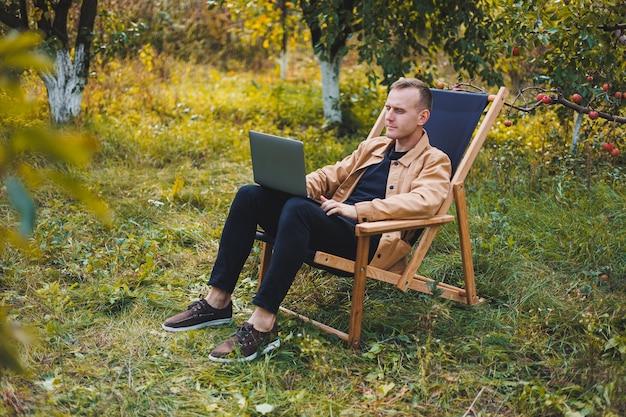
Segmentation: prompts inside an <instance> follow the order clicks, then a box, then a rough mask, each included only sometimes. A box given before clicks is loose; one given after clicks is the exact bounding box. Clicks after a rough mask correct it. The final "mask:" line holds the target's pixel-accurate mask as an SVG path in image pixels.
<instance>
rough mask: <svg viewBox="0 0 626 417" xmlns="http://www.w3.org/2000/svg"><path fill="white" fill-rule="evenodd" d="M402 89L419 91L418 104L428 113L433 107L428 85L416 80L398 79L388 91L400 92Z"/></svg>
mask: <svg viewBox="0 0 626 417" xmlns="http://www.w3.org/2000/svg"><path fill="white" fill-rule="evenodd" d="M404 88H415V89H416V90H417V91H419V100H418V102H419V104H420V105H421V108H422V109H427V110H429V111H430V109H431V107H432V106H433V95H432V93H431V92H430V88H428V85H426V83H425V82H424V81H422V80H418V79H417V78H404V77H402V78H400V79H399V80H398V81H396V82H394V83H393V84H391V87H389V91H391V90H401V89H404Z"/></svg>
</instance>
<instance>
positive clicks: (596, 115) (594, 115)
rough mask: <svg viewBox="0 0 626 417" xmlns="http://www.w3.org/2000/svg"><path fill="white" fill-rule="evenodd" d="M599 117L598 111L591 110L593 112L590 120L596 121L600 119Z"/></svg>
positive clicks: (590, 113) (590, 114)
mask: <svg viewBox="0 0 626 417" xmlns="http://www.w3.org/2000/svg"><path fill="white" fill-rule="evenodd" d="M598 116H599V114H598V112H597V111H595V110H591V111H590V112H589V118H590V119H593V120H595V119H597V118H598Z"/></svg>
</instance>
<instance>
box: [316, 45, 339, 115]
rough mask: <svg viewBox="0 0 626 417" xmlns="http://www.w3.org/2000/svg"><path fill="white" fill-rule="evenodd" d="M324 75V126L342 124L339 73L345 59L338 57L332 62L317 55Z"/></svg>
mask: <svg viewBox="0 0 626 417" xmlns="http://www.w3.org/2000/svg"><path fill="white" fill-rule="evenodd" d="M317 59H318V61H319V63H320V72H321V74H322V105H323V106H324V124H325V125H326V126H329V125H333V124H337V123H341V106H340V96H339V72H340V71H341V63H342V61H343V57H341V56H337V57H335V58H334V59H333V60H331V61H327V60H325V59H323V58H322V56H321V55H319V54H318V55H317Z"/></svg>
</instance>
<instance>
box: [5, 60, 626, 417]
mask: <svg viewBox="0 0 626 417" xmlns="http://www.w3.org/2000/svg"><path fill="white" fill-rule="evenodd" d="M151 59H153V60H154V62H152V65H153V67H152V68H154V69H153V70H148V68H147V67H146V63H145V62H120V63H118V64H117V65H110V66H108V67H107V68H106V69H101V70H100V71H99V72H98V75H97V78H96V79H94V80H92V82H91V83H90V86H89V91H88V92H87V96H86V98H85V102H86V104H87V105H88V106H89V111H88V114H87V115H86V117H85V119H84V120H83V124H84V128H85V129H87V130H89V131H91V132H93V133H94V134H95V135H96V136H97V137H98V138H99V139H100V142H101V151H100V153H99V156H98V158H97V159H96V161H94V163H93V165H92V166H91V167H90V169H89V170H88V171H83V172H78V173H77V174H78V175H81V176H82V177H83V178H84V180H85V181H86V182H87V183H88V184H90V187H91V188H92V190H94V191H96V192H98V193H99V194H100V195H102V196H103V197H104V198H105V199H106V200H107V201H108V202H109V204H110V205H111V207H112V208H113V209H114V210H115V213H116V221H115V224H114V226H113V227H111V228H106V227H104V226H102V225H101V224H100V223H99V222H98V221H97V219H95V218H94V216H92V215H91V214H89V213H88V212H87V211H86V210H85V209H84V208H83V207H80V206H78V205H77V204H76V203H75V202H74V201H72V200H70V199H68V198H66V197H64V196H62V195H60V194H57V193H56V192H55V191H54V190H53V189H50V190H46V191H45V192H42V193H41V194H40V195H38V196H36V197H37V201H38V204H39V222H38V227H37V230H36V233H35V236H34V242H35V243H36V245H37V246H38V247H39V248H40V250H41V256H40V257H39V258H36V259H31V258H26V257H25V256H23V255H22V254H21V253H18V252H16V251H13V250H11V249H9V250H8V251H6V252H5V253H3V254H2V255H0V271H1V275H0V288H1V289H2V292H1V299H0V303H1V304H2V305H5V306H7V307H8V309H9V313H10V315H11V318H12V319H13V320H15V321H17V322H19V323H21V325H23V326H25V327H26V328H28V329H30V331H31V332H32V333H34V334H35V335H36V336H37V339H38V340H39V342H38V343H37V344H32V345H24V346H20V350H21V352H22V361H23V363H24V364H25V366H26V368H27V373H26V374H23V375H16V374H5V375H2V376H0V393H1V399H2V400H1V402H0V415H3V416H4V415H7V416H12V415H42V416H43V415H46V416H47V415H73V416H74V415H120V416H164V415H172V416H174V415H176V416H194V415H223V416H228V415H236V416H239V415H250V416H253V415H262V414H266V413H267V415H282V416H336V415H345V416H359V415H362V416H371V415H402V416H415V415H423V416H462V415H467V416H469V415H473V416H478V415H480V416H584V415H591V416H603V417H609V416H611V417H614V416H620V415H625V414H626V400H625V398H626V395H625V393H626V366H625V365H624V363H625V359H626V307H624V300H625V299H626V255H625V253H626V251H625V248H626V234H625V233H624V232H623V231H624V230H626V227H625V223H626V215H625V210H624V207H625V202H626V198H625V195H624V186H623V183H624V179H625V178H624V172H623V166H621V165H619V163H616V161H611V160H607V159H606V157H605V156H604V155H602V154H600V153H597V154H595V155H594V160H595V161H596V165H597V167H596V168H595V169H594V171H593V172H592V173H591V175H592V176H593V181H592V182H591V187H588V186H587V181H586V178H587V175H588V171H587V170H586V169H585V167H586V166H587V165H586V164H585V163H584V161H583V162H580V161H577V160H576V158H569V157H567V158H565V157H563V158H560V159H559V158H558V156H559V155H560V153H559V151H558V150H555V151H554V152H553V153H552V156H553V157H554V158H552V159H551V162H550V163H549V164H547V163H546V161H545V160H544V159H543V157H539V156H537V155H538V154H537V153H533V151H530V150H529V149H528V148H526V145H525V144H520V143H517V142H516V141H513V140H510V138H508V137H509V136H511V134H510V133H505V131H503V130H500V128H499V127H498V128H496V129H495V130H494V133H493V135H492V136H490V141H491V142H490V143H489V145H488V146H487V147H486V148H485V149H484V150H483V152H482V154H481V157H480V159H479V161H478V162H477V164H476V166H475V167H474V168H473V169H472V171H471V173H470V176H469V178H470V179H469V181H468V184H467V189H468V198H469V210H470V228H471V233H472V239H473V240H472V243H473V249H474V261H475V267H476V273H477V282H478V287H479V294H480V295H481V296H483V297H485V298H486V300H487V301H486V302H485V303H483V304H481V305H479V306H475V307H467V306H461V305H458V304H454V303H451V302H447V301H444V300H440V299H437V298H433V297H430V296H426V295H420V294H415V293H407V294H405V293H401V292H397V291H395V290H392V289H390V288H389V286H386V285H383V284H380V283H369V284H368V288H367V296H366V312H365V317H364V329H363V332H364V334H363V349H362V350H360V351H353V350H349V349H347V348H346V347H345V345H344V344H343V343H342V342H340V341H338V340H335V339H333V338H332V337H329V336H326V335H324V334H320V333H319V331H318V330H317V329H315V328H313V327H311V326H309V325H307V324H305V323H302V322H300V321H298V320H296V319H293V318H291V317H287V316H283V315H282V314H281V315H279V324H280V336H281V338H282V345H281V348H280V349H279V350H278V351H277V352H276V353H273V354H272V355H271V356H268V357H263V358H262V359H260V360H258V361H255V362H252V363H245V364H234V365H217V364H214V363H211V362H209V361H208V360H207V356H208V354H209V352H210V351H211V349H212V348H213V347H214V345H215V344H216V343H218V342H219V341H221V340H222V339H224V338H225V337H227V336H229V335H230V334H231V333H232V332H233V327H229V326H225V327H221V328H216V329H212V330H202V331H193V332H188V333H183V334H169V333H166V332H163V331H162V330H161V329H160V325H161V323H162V321H163V320H164V319H165V318H166V317H168V316H169V315H171V314H172V313H174V312H177V311H179V310H181V309H183V308H185V306H186V305H187V304H188V303H189V302H190V301H192V300H194V299H197V298H198V297H200V296H202V295H204V294H206V291H207V287H206V281H207V279H208V276H209V274H210V271H211V265H212V261H213V259H214V257H215V253H216V249H217V245H218V242H219V236H220V233H221V226H222V224H223V221H224V218H225V215H226V213H227V209H228V205H229V203H230V200H231V198H232V196H233V195H234V193H235V191H236V190H237V188H238V187H239V186H240V185H242V184H245V183H248V182H250V181H251V178H252V177H251V171H250V166H249V163H248V149H247V142H246V135H247V131H248V130H249V129H251V128H254V129H258V130H264V131H269V132H274V133H278V134H284V135H287V136H292V137H296V138H298V139H301V140H303V141H304V142H305V146H306V149H307V153H308V155H309V160H308V163H309V168H310V169H313V168H314V167H316V166H319V165H322V164H325V163H330V162H334V161H335V160H337V159H339V158H340V157H341V156H342V155H344V154H346V153H347V152H349V151H350V150H351V149H353V148H354V147H355V146H356V142H357V141H358V140H359V139H360V138H362V137H364V136H365V134H366V133H367V130H368V129H369V126H371V124H373V121H374V119H375V117H376V114H377V111H378V109H379V108H380V105H381V104H382V97H383V95H382V94H383V93H382V92H380V91H378V90H369V89H368V88H367V87H366V86H365V77H360V76H359V74H358V69H351V70H350V71H354V73H353V74H350V77H347V78H349V80H347V79H346V81H344V82H343V85H344V86H345V88H344V91H345V92H346V95H345V97H344V101H345V102H346V104H345V105H346V106H352V107H351V108H352V109H353V115H352V117H353V118H354V120H355V121H357V122H355V123H354V125H353V132H354V133H353V134H352V135H349V136H342V138H341V140H338V139H337V136H336V133H337V132H333V131H325V130H324V129H322V127H321V126H322V122H323V121H322V114H321V111H320V108H321V106H320V102H319V100H320V98H319V97H320V89H319V83H318V82H317V81H316V80H315V76H314V75H313V74H307V76H308V77H309V78H311V80H305V79H294V80H290V81H288V82H286V81H280V80H276V79H273V78H272V77H271V76H267V75H259V74H242V73H237V74H227V73H220V72H217V71H214V70H212V69H211V68H207V67H202V66H191V65H186V64H182V63H177V62H172V61H168V60H161V59H160V58H151ZM358 80H363V82H362V83H361V82H359V81H358ZM348 103H351V104H348ZM516 129H519V130H518V131H516V132H515V135H519V136H520V137H521V136H524V135H526V134H527V133H528V132H529V131H532V134H533V135H539V134H540V131H538V130H537V128H536V126H527V127H524V126H519V127H516ZM524 129H528V131H526V130H524ZM529 136H530V135H529ZM507 138H508V139H507ZM541 164H543V165H541ZM5 204H6V202H5V201H4V199H3V200H2V202H1V205H0V213H1V215H2V221H3V222H6V223H9V224H11V223H14V222H15V221H16V219H15V218H14V216H12V214H11V212H10V211H9V210H8V209H7V207H6V206H5ZM456 239H457V237H456V229H455V226H454V225H449V226H447V227H445V228H443V229H442V231H441V232H440V234H439V235H438V237H437V239H436V241H435V244H434V247H433V248H432V250H431V252H430V253H429V256H427V259H426V261H425V262H424V265H423V267H422V269H423V272H424V274H426V275H432V276H435V277H437V278H438V279H442V280H445V281H448V282H455V283H456V282H459V281H461V280H462V272H461V262H460V252H459V245H458V242H457V240H456ZM258 260H259V254H258V248H255V250H254V251H253V253H252V256H251V257H250V259H249V262H248V264H247V265H246V267H245V269H244V271H243V273H242V276H241V279H240V282H239V287H238V288H237V292H236V297H235V300H234V303H235V305H234V307H235V316H236V319H237V320H238V321H242V320H244V319H245V318H247V316H248V314H249V313H250V311H251V305H250V299H251V297H252V295H253V293H254V291H255V288H256V270H257V266H258ZM350 288H351V285H350V279H348V278H337V277H334V276H332V275H328V274H324V273H321V272H319V271H317V270H313V269H311V268H309V267H303V269H302V270H301V273H300V274H299V276H298V278H297V280H296V283H295V284H294V286H293V287H292V289H291V291H290V294H289V296H288V299H287V300H286V301H285V303H286V305H288V306H292V307H297V308H298V309H299V310H301V311H303V312H305V313H310V314H311V315H313V316H314V317H317V318H319V319H321V320H322V321H329V322H331V323H334V324H336V325H338V326H347V321H348V311H349V300H350ZM269 410H272V411H269Z"/></svg>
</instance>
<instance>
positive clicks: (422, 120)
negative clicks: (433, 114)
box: [417, 109, 430, 126]
mask: <svg viewBox="0 0 626 417" xmlns="http://www.w3.org/2000/svg"><path fill="white" fill-rule="evenodd" d="M428 119H430V110H428V109H424V110H422V111H420V112H419V114H418V115H417V124H418V125H420V126H424V125H425V124H426V122H427V121H428Z"/></svg>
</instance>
